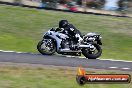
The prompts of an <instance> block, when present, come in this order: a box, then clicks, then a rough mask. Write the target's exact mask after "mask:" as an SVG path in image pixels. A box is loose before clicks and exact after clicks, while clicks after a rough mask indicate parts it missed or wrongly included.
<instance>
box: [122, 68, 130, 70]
mask: <svg viewBox="0 0 132 88" xmlns="http://www.w3.org/2000/svg"><path fill="white" fill-rule="evenodd" d="M122 69H125V70H128V69H130V68H122Z"/></svg>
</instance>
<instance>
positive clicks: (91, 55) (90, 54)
mask: <svg viewBox="0 0 132 88" xmlns="http://www.w3.org/2000/svg"><path fill="white" fill-rule="evenodd" d="M92 45H93V46H94V48H95V49H94V50H91V49H90V48H84V49H82V54H83V55H84V56H85V57H86V58H88V59H96V58H98V57H100V56H101V54H102V49H101V47H100V46H99V45H98V44H96V43H95V44H92Z"/></svg>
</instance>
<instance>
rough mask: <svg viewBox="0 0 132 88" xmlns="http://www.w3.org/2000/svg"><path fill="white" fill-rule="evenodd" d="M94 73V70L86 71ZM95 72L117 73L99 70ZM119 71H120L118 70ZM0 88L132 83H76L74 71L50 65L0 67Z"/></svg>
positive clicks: (117, 87)
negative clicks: (42, 66)
mask: <svg viewBox="0 0 132 88" xmlns="http://www.w3.org/2000/svg"><path fill="white" fill-rule="evenodd" d="M88 73H95V71H88ZM97 73H100V74H102V73H107V74H108V73H118V72H112V71H111V72H110V71H109V72H107V71H104V70H100V71H99V72H97ZM119 73H121V72H119ZM0 88H132V84H131V83H130V84H86V85H84V86H79V85H78V84H77V83H76V71H75V70H72V69H69V68H56V67H54V68H52V67H50V68H49V67H47V68H46V67H44V68H41V67H37V68H36V67H35V68H33V67H24V66H22V67H20V66H5V67H0Z"/></svg>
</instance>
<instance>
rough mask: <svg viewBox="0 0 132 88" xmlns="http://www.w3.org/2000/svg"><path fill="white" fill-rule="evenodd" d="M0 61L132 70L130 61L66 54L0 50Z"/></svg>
mask: <svg viewBox="0 0 132 88" xmlns="http://www.w3.org/2000/svg"><path fill="white" fill-rule="evenodd" d="M0 62H12V63H29V64H42V65H53V66H69V67H79V66H82V67H84V68H93V69H107V70H123V71H132V62H123V61H110V60H99V59H96V60H94V59H93V60H92V59H86V58H79V57H66V56H46V55H41V54H30V53H16V52H0Z"/></svg>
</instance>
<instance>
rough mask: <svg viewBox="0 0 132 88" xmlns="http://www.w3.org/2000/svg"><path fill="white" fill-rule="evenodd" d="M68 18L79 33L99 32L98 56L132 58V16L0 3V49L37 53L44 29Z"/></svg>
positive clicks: (55, 25)
mask: <svg viewBox="0 0 132 88" xmlns="http://www.w3.org/2000/svg"><path fill="white" fill-rule="evenodd" d="M61 19H67V20H69V21H70V22H71V23H73V24H74V25H75V26H76V27H77V28H78V29H80V30H81V32H82V33H84V34H86V33H88V32H97V33H99V34H102V37H103V39H102V42H103V46H102V47H103V54H102V57H101V58H113V59H122V60H132V58H131V54H132V18H120V17H112V16H97V15H88V14H76V13H64V12H56V11H47V10H37V9H28V8H22V7H13V6H6V5H0V49H2V50H14V51H23V52H33V53H38V52H37V50H36V45H37V43H38V41H39V40H40V39H41V38H42V35H43V32H46V31H47V30H48V29H49V28H51V27H57V26H58V21H59V20H61Z"/></svg>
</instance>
